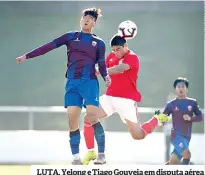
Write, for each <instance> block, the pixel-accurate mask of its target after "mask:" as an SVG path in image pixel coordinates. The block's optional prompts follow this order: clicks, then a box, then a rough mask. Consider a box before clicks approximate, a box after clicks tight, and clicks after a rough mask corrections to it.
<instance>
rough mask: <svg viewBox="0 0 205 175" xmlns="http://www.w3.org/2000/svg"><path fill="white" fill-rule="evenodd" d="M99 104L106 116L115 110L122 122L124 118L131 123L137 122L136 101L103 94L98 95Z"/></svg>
mask: <svg viewBox="0 0 205 175" xmlns="http://www.w3.org/2000/svg"><path fill="white" fill-rule="evenodd" d="M100 105H101V107H102V108H103V110H104V111H105V113H106V114H107V116H108V117H109V116H111V115H112V114H113V113H115V112H116V113H118V114H119V115H120V117H121V119H122V121H123V122H124V123H126V121H125V119H127V120H129V121H131V122H133V123H138V122H139V120H138V111H137V103H136V102H135V101H134V100H131V99H127V98H121V97H112V96H108V95H103V96H101V97H100Z"/></svg>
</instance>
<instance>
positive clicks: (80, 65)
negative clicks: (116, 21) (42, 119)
mask: <svg viewBox="0 0 205 175" xmlns="http://www.w3.org/2000/svg"><path fill="white" fill-rule="evenodd" d="M100 16H101V10H100V9H96V8H91V9H85V10H84V11H83V13H82V18H81V22H80V23H81V31H74V32H68V33H65V34H63V35H61V36H60V37H58V38H56V39H54V40H53V41H51V42H49V43H47V44H44V45H43V46H41V47H39V48H37V49H35V50H33V51H31V52H29V53H27V54H25V55H23V56H20V57H18V58H17V59H16V60H17V63H19V64H21V63H23V62H24V61H25V60H26V59H31V58H34V57H37V56H40V55H43V54H45V53H47V52H49V51H51V50H53V49H56V48H58V47H60V46H63V45H64V46H66V48H67V71H66V78H67V82H66V86H65V91H66V92H65V108H67V112H68V119H69V129H70V147H71V152H72V154H73V156H74V159H73V162H72V164H74V165H81V164H82V162H81V159H80V156H79V144H80V131H79V120H80V114H81V109H82V106H83V105H84V106H86V112H87V114H88V118H89V121H90V122H91V123H92V126H93V128H94V132H95V138H96V141H97V143H98V152H99V155H100V157H101V161H102V162H103V160H104V146H105V134H104V130H103V127H102V125H101V124H100V122H99V120H98V116H97V110H98V106H99V83H98V79H97V77H96V74H95V65H96V64H98V67H99V71H100V73H101V76H102V77H103V79H104V80H105V82H106V85H107V86H109V84H110V78H109V76H108V74H107V69H106V65H105V43H104V41H103V40H102V39H100V38H99V37H97V36H96V35H94V34H92V30H93V28H94V27H95V25H96V22H97V19H98V18H99V17H100Z"/></svg>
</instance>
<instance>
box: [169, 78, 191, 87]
mask: <svg viewBox="0 0 205 175" xmlns="http://www.w3.org/2000/svg"><path fill="white" fill-rule="evenodd" d="M181 82H183V83H184V84H185V86H186V87H187V88H188V87H189V81H188V80H187V78H184V77H178V78H177V79H176V80H175V81H174V84H173V86H174V88H176V86H177V84H178V83H181Z"/></svg>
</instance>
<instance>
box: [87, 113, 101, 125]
mask: <svg viewBox="0 0 205 175" xmlns="http://www.w3.org/2000/svg"><path fill="white" fill-rule="evenodd" d="M87 119H88V122H90V123H91V124H95V123H97V122H98V121H99V120H98V116H97V115H96V113H94V112H89V113H87Z"/></svg>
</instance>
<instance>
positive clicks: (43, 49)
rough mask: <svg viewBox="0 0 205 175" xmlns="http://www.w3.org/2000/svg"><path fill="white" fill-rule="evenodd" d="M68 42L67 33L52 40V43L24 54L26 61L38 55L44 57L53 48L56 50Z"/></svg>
mask: <svg viewBox="0 0 205 175" xmlns="http://www.w3.org/2000/svg"><path fill="white" fill-rule="evenodd" d="M67 42H68V33H66V34H64V35H62V36H60V37H58V38H56V39H54V40H53V41H51V42H49V43H46V44H44V45H42V46H40V47H38V48H36V49H34V50H32V51H31V52H28V53H27V54H26V59H29V58H34V57H37V56H40V55H44V54H46V53H48V52H50V51H52V50H53V49H55V48H58V47H60V46H62V45H64V44H66V43H67Z"/></svg>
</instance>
